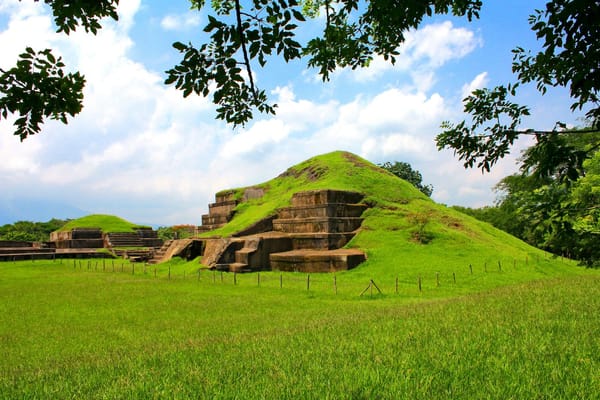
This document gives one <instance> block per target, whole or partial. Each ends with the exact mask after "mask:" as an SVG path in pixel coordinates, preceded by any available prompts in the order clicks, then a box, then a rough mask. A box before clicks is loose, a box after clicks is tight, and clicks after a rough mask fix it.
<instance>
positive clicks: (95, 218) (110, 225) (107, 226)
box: [59, 214, 141, 232]
mask: <svg viewBox="0 0 600 400" xmlns="http://www.w3.org/2000/svg"><path fill="white" fill-rule="evenodd" d="M75 228H100V229H102V231H103V232H133V231H134V229H135V228H141V226H140V225H136V224H134V223H131V222H129V221H126V220H124V219H123V218H119V217H116V216H114V215H104V214H92V215H87V216H85V217H81V218H77V219H74V220H72V221H69V222H68V223H67V224H65V225H64V226H63V227H62V228H61V229H60V230H59V232H67V231H70V230H71V229H75Z"/></svg>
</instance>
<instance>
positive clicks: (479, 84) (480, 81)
mask: <svg viewBox="0 0 600 400" xmlns="http://www.w3.org/2000/svg"><path fill="white" fill-rule="evenodd" d="M488 82H489V79H488V73H487V72H482V73H480V74H479V75H477V76H476V77H475V78H474V79H473V80H472V81H471V82H469V83H467V84H465V85H463V87H462V90H461V93H462V97H461V99H464V98H466V97H467V96H469V95H470V94H471V93H472V92H473V90H476V89H481V88H484V87H486V86H487V84H488Z"/></svg>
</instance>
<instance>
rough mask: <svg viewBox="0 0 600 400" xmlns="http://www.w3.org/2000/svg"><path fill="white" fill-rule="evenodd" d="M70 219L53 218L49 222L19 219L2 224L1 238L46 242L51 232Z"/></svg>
mask: <svg viewBox="0 0 600 400" xmlns="http://www.w3.org/2000/svg"><path fill="white" fill-rule="evenodd" d="M67 222H68V221H64V220H60V219H56V218H53V219H51V220H50V221H48V222H31V221H17V222H15V223H14V224H6V225H3V226H0V240H14V241H24V242H46V241H48V240H49V239H50V233H51V232H54V231H55V230H57V229H59V228H61V227H62V226H63V225H64V224H66V223H67Z"/></svg>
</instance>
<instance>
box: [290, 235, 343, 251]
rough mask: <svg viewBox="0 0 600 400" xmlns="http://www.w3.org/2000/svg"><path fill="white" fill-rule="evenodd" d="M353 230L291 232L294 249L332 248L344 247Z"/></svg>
mask: <svg viewBox="0 0 600 400" xmlns="http://www.w3.org/2000/svg"><path fill="white" fill-rule="evenodd" d="M354 236H355V233H354V232H342V233H296V234H291V235H290V237H291V239H292V248H293V249H294V250H308V249H315V250H334V249H340V248H342V247H344V246H345V245H346V244H347V243H348V242H349V241H350V240H351V239H352V238H353V237H354Z"/></svg>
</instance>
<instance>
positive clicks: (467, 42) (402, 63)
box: [345, 21, 482, 90]
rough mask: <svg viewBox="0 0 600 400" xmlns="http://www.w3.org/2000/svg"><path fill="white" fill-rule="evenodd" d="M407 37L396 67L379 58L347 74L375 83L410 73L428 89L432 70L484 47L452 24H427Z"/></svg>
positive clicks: (407, 34) (410, 32) (466, 31)
mask: <svg viewBox="0 0 600 400" xmlns="http://www.w3.org/2000/svg"><path fill="white" fill-rule="evenodd" d="M405 37H406V40H405V42H404V43H403V44H401V45H400V46H399V48H398V50H399V52H400V55H399V56H397V57H396V64H395V65H393V64H391V63H390V62H389V61H385V60H384V59H383V57H381V56H377V57H375V58H374V59H373V61H372V62H371V64H370V65H369V67H368V68H362V69H358V70H354V71H351V72H350V70H349V69H346V70H345V71H346V72H347V73H350V74H351V76H352V77H353V79H355V80H356V81H359V82H369V81H373V80H375V79H377V78H379V77H380V76H381V75H383V74H384V73H386V72H388V71H399V72H410V73H411V74H412V75H413V80H414V82H415V84H417V85H419V84H421V86H420V89H422V90H426V89H427V88H428V86H431V83H432V82H433V81H434V77H433V71H435V70H436V69H438V68H440V67H441V66H442V65H444V64H446V63H447V62H449V61H450V60H453V59H460V58H463V57H464V56H466V55H467V54H469V53H470V52H472V51H473V50H475V48H477V47H478V46H481V44H482V41H481V39H480V38H478V37H477V36H476V35H475V33H473V31H471V30H469V29H466V28H462V27H454V25H453V24H452V22H450V21H445V22H441V23H435V24H429V25H424V26H423V27H422V28H419V29H417V30H413V31H409V32H407V33H406V35H405ZM423 83H424V84H425V85H423Z"/></svg>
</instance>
